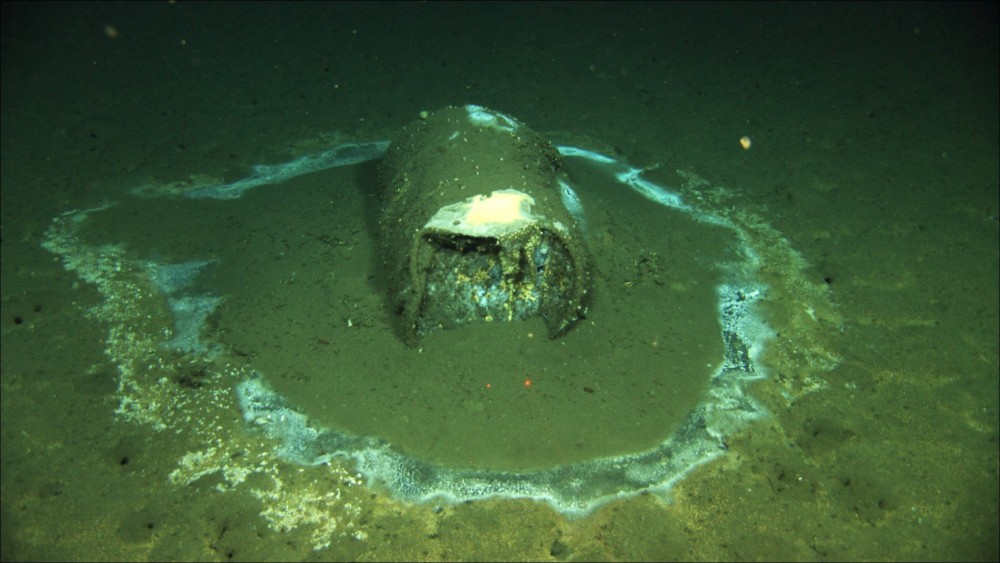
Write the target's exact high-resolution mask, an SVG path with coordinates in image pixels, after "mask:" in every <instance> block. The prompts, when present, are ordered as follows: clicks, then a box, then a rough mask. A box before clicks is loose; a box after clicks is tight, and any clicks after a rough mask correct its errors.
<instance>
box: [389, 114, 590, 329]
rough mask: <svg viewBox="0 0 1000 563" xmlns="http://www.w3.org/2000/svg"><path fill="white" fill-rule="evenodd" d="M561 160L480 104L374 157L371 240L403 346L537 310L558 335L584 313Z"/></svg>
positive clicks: (420, 126)
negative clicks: (378, 200) (378, 201)
mask: <svg viewBox="0 0 1000 563" xmlns="http://www.w3.org/2000/svg"><path fill="white" fill-rule="evenodd" d="M562 168H563V163H562V160H561V159H560V156H559V153H558V151H557V150H556V148H555V147H554V146H553V145H552V144H551V143H550V142H548V141H547V140H545V139H544V138H542V137H541V136H540V135H538V134H537V133H535V132H534V131H531V130H530V129H528V128H527V127H525V126H524V125H522V124H520V123H519V122H517V121H516V120H514V119H513V118H511V117H509V116H506V115H504V114H501V113H498V112H494V111H491V110H488V109H485V108H482V107H479V106H465V107H449V108H445V109H443V110H440V111H437V112H433V113H430V114H425V115H424V116H422V119H420V120H418V121H416V122H414V123H412V124H410V125H408V126H406V127H404V128H403V130H402V131H401V132H400V134H399V135H398V136H397V137H396V139H394V140H393V142H392V144H391V145H390V147H389V149H388V151H387V152H386V155H385V157H384V159H383V161H382V168H381V173H380V178H381V180H380V181H381V184H382V186H381V188H382V194H381V195H382V209H381V216H380V228H379V230H380V232H379V238H380V243H381V245H382V258H383V260H384V262H385V269H386V273H387V275H388V288H389V292H390V299H391V300H392V302H393V305H394V307H395V310H396V311H397V312H398V313H399V315H400V317H401V325H400V327H401V330H402V333H403V336H404V338H405V339H406V340H407V341H408V342H410V343H415V342H416V341H417V340H419V338H420V337H421V336H423V335H424V334H426V333H428V332H430V331H433V330H437V329H453V328H457V327H460V326H463V325H467V324H471V323H482V322H499V321H512V320H519V319H526V318H529V317H535V316H540V317H541V318H542V319H543V320H544V322H545V325H546V327H547V329H548V333H549V336H551V337H556V336H559V335H561V334H563V333H564V332H566V330H568V329H569V328H570V327H571V326H572V325H573V323H574V322H575V321H577V320H578V319H580V318H581V317H582V316H583V315H584V314H585V313H586V309H587V301H588V297H589V291H590V279H589V260H588V256H587V253H586V249H585V246H584V243H583V241H582V233H581V232H580V225H579V223H578V220H579V217H574V215H573V214H572V213H570V212H569V211H568V210H567V208H566V207H565V205H564V203H563V201H564V198H565V195H564V194H563V190H569V187H568V184H566V183H565V181H564V179H563V172H562ZM574 197H575V196H574Z"/></svg>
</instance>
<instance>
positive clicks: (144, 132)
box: [0, 2, 1000, 560]
mask: <svg viewBox="0 0 1000 563" xmlns="http://www.w3.org/2000/svg"><path fill="white" fill-rule="evenodd" d="M2 9H3V13H2V16H3V23H2V25H3V28H2V29H3V34H2V92H0V94H2V116H0V117H2V137H0V141H2V145H0V157H2V168H0V182H2V184H0V197H2V205H0V218H2V243H0V244H2V308H3V311H2V315H0V326H2V333H0V335H2V338H3V341H2V360H0V361H2V396H3V398H2V407H3V408H2V444H3V471H2V487H3V488H2V500H3V507H2V509H3V513H2V519H0V521H2V532H3V538H2V549H3V552H2V557H3V559H45V558H76V559H88V558H112V557H121V558H129V559H148V558H157V557H172V558H182V559H202V558H219V559H222V558H229V557H235V558H246V559H251V558H279V557H280V558H307V557H311V556H315V555H316V554H314V553H313V552H312V551H311V550H312V544H311V543H310V541H309V540H308V539H307V538H309V537H312V536H310V535H309V534H311V533H312V529H311V528H310V524H303V525H301V526H299V527H297V528H295V529H289V530H288V531H284V532H283V531H279V530H276V529H275V528H274V526H269V525H268V524H265V520H264V519H263V518H262V516H261V514H260V513H261V512H262V506H263V505H262V504H261V502H262V501H261V500H260V499H259V498H257V497H252V496H251V495H248V494H245V493H243V492H240V491H236V492H233V493H229V494H227V495H221V494H219V493H218V492H217V490H216V488H215V485H216V484H217V483H216V482H206V480H202V481H196V482H194V483H192V484H190V485H174V484H170V482H169V480H168V475H169V473H170V472H171V471H172V470H173V469H174V468H175V467H176V465H177V457H178V452H180V453H183V452H185V451H187V450H188V449H189V448H190V445H189V443H188V442H187V440H189V437H186V436H178V435H174V434H171V433H170V432H159V433H154V432H152V431H150V430H149V429H148V428H144V427H141V426H138V425H133V424H131V423H128V422H123V421H121V420H119V419H116V417H115V415H114V411H115V408H116V407H117V406H118V402H117V400H116V398H115V397H116V392H117V384H116V381H117V379H116V374H115V371H114V369H113V366H111V367H109V365H108V360H107V359H106V358H105V357H104V355H103V353H102V350H103V348H104V342H103V341H104V339H105V336H104V335H105V333H106V327H104V326H102V325H101V324H100V323H97V322H94V321H93V320H90V319H88V318H86V317H85V315H84V314H83V311H84V309H85V308H86V307H88V306H91V305H94V304H97V303H99V302H100V296H99V295H98V294H97V293H96V292H94V291H93V289H92V288H90V287H89V286H87V285H86V284H82V283H79V281H78V280H76V278H75V276H74V275H72V274H70V273H68V272H66V271H64V270H63V268H62V266H61V265H60V264H59V263H58V261H56V260H54V257H53V256H52V255H51V254H49V253H48V252H46V251H45V250H43V249H42V248H41V246H40V245H41V242H42V240H43V237H44V233H45V229H46V228H47V227H48V226H49V224H50V223H51V221H52V219H53V217H55V216H57V215H58V214H60V213H62V212H64V211H67V210H70V209H74V208H86V207H91V206H94V205H96V204H99V203H101V202H103V201H107V200H112V201H113V200H118V199H120V198H122V197H123V193H125V192H126V191H127V190H128V189H130V188H132V187H135V186H136V185H141V184H145V183H149V182H154V183H155V182H159V183H165V182H173V181H178V180H184V179H186V178H188V176H189V175H191V174H204V175H209V176H221V177H225V178H226V179H234V178H237V177H239V176H240V175H241V174H245V173H246V172H247V170H248V168H249V166H251V165H252V164H255V163H260V162H278V161H281V160H283V159H284V158H285V157H286V155H287V154H288V153H290V152H294V151H295V150H297V149H299V148H301V147H302V145H303V144H307V143H316V140H317V139H320V138H322V136H323V135H325V134H329V133H330V132H333V131H340V132H341V134H343V135H346V136H348V137H350V138H358V139H376V138H386V137H388V136H389V135H391V134H392V132H393V131H395V130H397V129H398V128H399V127H400V126H402V125H403V124H405V123H407V122H409V121H411V120H413V119H414V118H416V116H417V114H418V112H419V111H421V110H433V109H435V108H439V107H442V106H445V105H450V104H454V105H457V104H464V103H470V102H472V103H478V104H482V105H485V106H488V107H493V108H496V109H498V110H501V111H504V112H506V113H509V114H511V115H514V116H516V117H517V118H519V119H521V120H522V121H524V122H525V123H528V124H530V125H531V126H532V127H533V128H535V129H537V130H539V131H542V132H545V133H551V134H552V135H553V136H554V137H560V136H570V137H572V138H574V139H577V140H589V141H590V142H591V143H592V144H595V145H599V146H603V147H606V148H607V149H609V150H614V151H617V152H618V153H619V154H621V155H623V156H625V157H627V158H628V159H629V160H630V161H632V162H633V163H634V164H637V165H643V166H645V165H652V164H654V163H659V162H662V163H664V164H665V168H667V169H669V170H674V169H681V170H689V171H693V172H695V173H697V174H698V175H700V176H702V177H704V178H706V179H708V180H709V181H710V182H711V183H712V185H715V186H724V187H725V188H727V189H728V190H729V191H731V192H734V193H736V194H737V196H736V198H735V199H733V200H732V204H733V205H735V206H739V207H744V208H746V209H750V210H753V212H754V213H755V214H757V215H758V216H760V218H761V219H762V220H763V221H764V222H765V223H766V224H767V225H769V227H770V228H773V229H774V230H775V231H776V232H777V233H779V234H780V237H782V238H784V239H785V240H787V241H788V243H789V244H790V245H791V246H792V247H793V248H794V249H795V250H797V251H798V252H799V253H800V254H801V256H802V257H803V259H804V260H805V261H806V262H807V263H808V264H809V265H810V267H809V268H808V270H807V278H808V280H809V281H810V282H812V283H815V284H817V285H821V286H828V287H829V290H830V294H831V295H832V299H833V301H834V302H835V303H836V304H837V315H838V318H837V320H836V322H833V321H831V320H830V319H824V318H820V319H819V320H818V321H817V323H819V324H818V325H817V326H819V327H821V328H822V329H823V330H814V331H813V332H810V334H813V333H815V332H819V333H821V334H822V335H823V336H822V342H821V343H814V342H804V341H803V340H801V339H794V338H790V339H787V340H786V342H789V343H790V344H787V345H785V348H781V349H782V350H784V354H783V355H782V356H781V359H780V360H779V359H775V360H774V364H775V365H774V366H773V370H772V374H773V377H772V379H770V380H768V381H767V382H763V383H761V384H760V385H759V386H757V387H756V388H755V391H754V393H755V396H757V397H758V398H759V399H760V400H761V401H763V402H764V403H765V404H766V405H767V406H768V408H769V410H770V412H771V413H772V415H773V416H771V417H770V418H768V419H767V420H765V421H763V422H760V423H758V424H756V425H754V426H752V427H751V428H749V429H747V430H746V431H744V432H743V433H741V434H740V435H739V436H736V437H734V438H733V439H732V440H730V444H729V446H730V452H729V453H728V454H727V456H725V457H724V458H723V459H721V460H719V461H717V462H715V463H712V464H709V465H706V466H704V467H702V468H701V469H699V470H697V471H695V472H694V473H693V474H692V475H690V476H689V477H688V478H686V479H685V480H684V481H683V482H682V483H681V484H680V485H678V487H676V488H675V489H674V491H673V492H672V497H671V501H670V502H669V503H666V502H663V501H661V500H659V499H654V498H652V497H641V498H638V499H634V500H630V501H626V502H622V503H615V504H612V505H609V506H608V507H606V508H604V509H602V510H599V511H597V512H595V513H594V514H592V515H591V516H589V517H587V518H584V519H581V520H575V521H567V520H565V519H564V518H562V517H561V516H559V515H558V514H555V513H553V512H552V511H551V510H550V509H548V508H547V507H546V506H545V505H537V504H533V503H529V502H526V501H517V502H483V503H473V504H472V505H467V506H466V505H463V506H458V507H453V508H448V509H446V510H443V511H433V510H432V507H408V506H398V505H396V504H393V503H392V502H391V501H389V500H385V499H383V498H381V497H379V498H378V499H377V500H368V501H363V500H361V499H364V498H368V497H367V495H360V496H358V497H357V499H355V500H354V501H352V502H356V503H357V504H359V505H363V508H362V509H360V512H358V513H355V512H352V511H347V510H346V509H344V507H343V505H337V506H332V505H331V506H327V507H326V509H325V510H326V512H327V513H329V514H334V515H335V516H336V517H337V518H339V519H340V521H341V529H343V527H344V523H345V522H348V521H350V522H351V523H352V525H353V526H355V528H352V530H354V529H356V530H363V531H364V537H363V538H362V539H357V538H356V537H355V536H353V535H350V534H348V535H343V534H341V535H338V534H340V532H339V531H338V532H337V533H333V532H330V533H329V534H328V535H329V536H331V537H333V538H334V539H333V540H331V544H330V545H329V546H328V547H327V548H326V549H327V550H328V551H323V552H319V554H318V556H320V557H323V558H353V559H359V558H369V559H379V558H392V559H402V558H420V559H469V558H515V559H538V558H550V559H557V560H561V559H571V558H602V559H672V558H678V559H686V558H696V559H779V558H782V559H862V558H863V559H917V558H921V559H939V558H943V559H996V558H997V555H998V554H997V550H998V547H997V532H996V530H997V527H998V513H997V505H998V500H997V498H998V497H997V495H998V492H997V481H998V463H1000V462H998V399H997V397H998V378H1000V376H998V349H997V339H998V329H997V326H998V318H997V317H998V291H1000V289H998V220H997V219H998V207H1000V204H998V195H997V194H998V188H1000V186H998V168H1000V161H998V158H1000V157H998V139H1000V131H998V129H1000V127H998V119H1000V117H998V103H997V99H998V80H997V77H998V71H997V69H998V61H997V53H998V44H997V30H998V18H997V11H996V4H994V3H973V4H963V3H946V4H912V3H906V4H892V3H876V4H831V3H818V4H810V3H787V4H747V3H737V4H709V3H693V4H658V3H650V2H646V3H641V4H627V3H621V2H618V3H613V4H611V3H609V4H573V3H562V2H560V3H531V4H527V3H512V4H492V3H490V4H469V3H455V4H437V3H430V4H396V3H390V4H375V3H360V4H346V3H335V4H320V3H302V4H289V3H281V4H250V5H246V4H233V3H218V4H203V3H191V4H188V3H155V4H154V3H134V4H105V3H75V2H74V3H65V4H54V3H53V4H49V3H5V4H4V5H3V7H2ZM743 135H747V136H749V137H750V138H752V140H753V146H752V147H751V149H750V150H743V149H741V147H740V146H739V143H738V140H739V139H740V137H741V136H743ZM268 211H269V212H273V213H276V214H277V215H276V218H275V224H281V222H282V221H287V219H288V218H287V217H280V210H277V211H276V210H268ZM199 220H200V221H202V222H203V223H204V224H201V225H198V226H193V225H186V226H183V225H178V230H183V229H191V228H197V229H201V230H202V231H204V232H212V230H213V229H216V232H219V233H220V237H221V236H222V235H221V233H222V232H223V231H224V229H225V227H224V226H222V225H220V224H213V220H212V218H211V217H210V216H205V217H201V218H199ZM154 234H155V233H154ZM176 234H177V233H173V232H164V237H166V238H169V237H171V236H176ZM151 238H152V237H151ZM148 244H150V245H154V244H155V243H153V242H150V243H148ZM774 267H775V268H780V267H782V266H781V265H775V266H774ZM771 307H772V314H773V318H774V322H775V324H776V325H779V326H782V327H786V328H787V329H788V330H795V329H796V328H797V327H796V326H795V325H794V322H793V319H795V318H796V314H800V313H801V310H802V308H803V307H808V303H800V302H798V301H796V300H795V299H791V298H789V299H786V300H784V301H782V300H781V299H778V300H776V302H774V303H772V304H771ZM813 344H815V346H813ZM799 345H801V346H802V348H803V349H802V350H801V351H800V352H801V354H800V355H799V356H798V360H799V362H801V364H800V365H799V366H798V367H797V366H796V365H795V362H794V361H792V360H793V359H794V358H796V355H795V353H796V350H794V349H791V348H794V346H799ZM780 346H781V344H780V343H779V347H780ZM817 349H822V350H826V351H829V352H830V353H831V354H832V355H834V356H836V358H837V361H836V362H832V363H833V364H835V367H834V368H833V369H831V370H828V371H825V372H824V373H823V375H822V381H819V382H813V383H815V385H814V386H812V387H810V386H809V385H808V383H809V382H803V381H799V382H798V383H797V384H795V385H792V384H789V383H787V382H789V381H795V380H796V377H797V376H799V375H800V374H801V373H806V372H809V367H810V365H812V364H814V363H816V362H819V361H821V360H822V358H817V357H815V356H814V355H812V354H813V353H814V352H815V350H817ZM792 388H794V389H796V390H797V391H799V392H796V393H791V394H790V393H788V390H789V389H792ZM297 479H298V480H296V479H289V480H288V483H289V484H288V488H290V489H294V488H296V487H299V488H302V489H308V488H309V487H311V486H313V485H311V483H312V482H313V481H312V480H314V479H319V480H320V481H321V480H322V477H318V476H317V474H306V475H305V476H302V477H299V478H297ZM338 486H342V483H339V484H338V483H328V484H327V485H325V487H326V490H338V489H337V487H338ZM321 489H322V487H321ZM345 494H346V493H345ZM352 498H354V497H352ZM303 510H305V509H304V508H303ZM337 511H340V512H337ZM352 534H353V532H352Z"/></svg>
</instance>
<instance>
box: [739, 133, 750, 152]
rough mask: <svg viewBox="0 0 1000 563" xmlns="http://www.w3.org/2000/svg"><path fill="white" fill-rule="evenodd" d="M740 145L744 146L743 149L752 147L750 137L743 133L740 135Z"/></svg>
mask: <svg viewBox="0 0 1000 563" xmlns="http://www.w3.org/2000/svg"><path fill="white" fill-rule="evenodd" d="M740 146H741V147H743V150H747V149H749V148H750V137H747V136H746V135H743V136H742V137H740Z"/></svg>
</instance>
